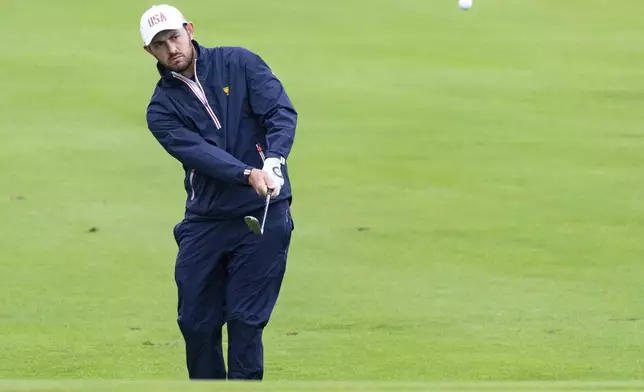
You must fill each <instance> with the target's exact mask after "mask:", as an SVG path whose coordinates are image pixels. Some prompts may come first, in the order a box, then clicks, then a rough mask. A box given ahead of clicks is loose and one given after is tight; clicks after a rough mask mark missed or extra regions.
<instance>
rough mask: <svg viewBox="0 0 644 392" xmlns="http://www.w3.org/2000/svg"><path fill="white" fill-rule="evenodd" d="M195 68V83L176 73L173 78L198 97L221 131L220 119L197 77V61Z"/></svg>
mask: <svg viewBox="0 0 644 392" xmlns="http://www.w3.org/2000/svg"><path fill="white" fill-rule="evenodd" d="M194 67H195V81H192V80H190V79H188V78H186V77H185V76H183V75H181V74H178V73H176V72H172V76H174V77H175V78H176V79H179V80H181V81H182V82H183V83H185V84H186V85H187V86H188V87H189V88H190V90H191V91H192V93H193V94H194V95H195V96H196V97H197V99H198V100H199V102H201V104H202V105H203V107H204V108H205V109H206V112H208V115H209V116H210V118H211V119H212V121H213V122H214V123H215V126H216V127H217V129H221V123H220V122H219V119H218V118H217V115H216V114H215V112H214V111H213V110H212V108H211V107H210V104H209V103H208V98H206V92H205V91H204V89H203V86H201V82H199V77H197V60H195V61H194Z"/></svg>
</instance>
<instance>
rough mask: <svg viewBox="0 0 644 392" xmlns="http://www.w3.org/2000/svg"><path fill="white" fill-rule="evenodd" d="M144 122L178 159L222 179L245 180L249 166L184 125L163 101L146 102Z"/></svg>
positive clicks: (246, 181)
mask: <svg viewBox="0 0 644 392" xmlns="http://www.w3.org/2000/svg"><path fill="white" fill-rule="evenodd" d="M147 122H148V128H149V129H150V131H151V132H152V134H153V135H154V137H155V138H156V139H157V141H158V142H159V143H160V144H161V146H163V148H164V149H165V150H166V151H167V152H168V153H169V154H170V155H171V156H173V157H174V158H175V159H177V160H178V161H179V162H181V163H183V164H184V165H186V166H188V167H190V168H194V169H196V170H197V171H200V172H202V173H205V174H206V175H208V176H210V177H213V178H216V179H219V180H222V181H227V182H231V183H237V184H243V185H246V184H248V178H247V174H248V173H250V170H251V169H252V167H251V166H249V165H246V164H244V163H243V162H241V161H239V160H238V159H237V158H235V157H233V156H232V155H230V154H229V153H227V152H226V151H224V150H222V149H221V148H218V147H216V146H213V145H212V144H210V143H208V142H207V141H206V140H205V139H203V138H202V137H201V135H199V134H198V133H196V132H194V131H192V130H190V129H188V128H186V127H185V126H184V125H183V124H182V123H181V121H179V119H178V118H177V117H176V116H175V115H174V114H171V113H169V112H168V111H167V110H166V109H165V108H164V107H163V105H161V104H159V103H151V104H150V105H149V107H148V111H147Z"/></svg>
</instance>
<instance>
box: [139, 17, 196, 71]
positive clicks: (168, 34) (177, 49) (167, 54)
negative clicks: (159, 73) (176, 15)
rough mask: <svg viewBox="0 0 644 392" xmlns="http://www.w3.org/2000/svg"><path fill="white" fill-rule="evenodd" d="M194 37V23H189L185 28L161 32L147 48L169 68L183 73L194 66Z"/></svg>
mask: <svg viewBox="0 0 644 392" xmlns="http://www.w3.org/2000/svg"><path fill="white" fill-rule="evenodd" d="M193 37H194V27H193V25H192V23H188V24H187V25H185V26H184V28H183V29H179V30H164V31H161V32H159V33H158V34H157V35H155V36H154V39H152V42H150V45H148V46H146V47H145V50H146V51H147V52H148V53H150V54H151V55H152V56H154V57H155V58H156V59H157V60H158V61H159V62H160V63H161V65H163V66H164V67H166V68H167V69H169V70H171V71H175V72H178V73H181V72H183V71H185V70H186V69H188V68H189V67H190V66H192V62H193V60H194V49H193V47H192V39H193Z"/></svg>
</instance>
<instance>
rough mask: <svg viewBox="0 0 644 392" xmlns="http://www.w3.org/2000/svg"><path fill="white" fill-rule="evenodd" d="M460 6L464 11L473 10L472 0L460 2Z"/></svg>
mask: <svg viewBox="0 0 644 392" xmlns="http://www.w3.org/2000/svg"><path fill="white" fill-rule="evenodd" d="M458 6H459V7H461V9H462V10H469V9H470V8H472V0H458Z"/></svg>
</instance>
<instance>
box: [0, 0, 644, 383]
mask: <svg viewBox="0 0 644 392" xmlns="http://www.w3.org/2000/svg"><path fill="white" fill-rule="evenodd" d="M151 4H152V3H149V2H147V1H141V0H136V1H135V0H114V1H110V2H100V3H98V2H92V1H85V2H81V1H79V0H57V1H53V0H2V11H1V13H2V16H1V17H0V18H1V19H2V23H0V32H2V37H3V39H2V40H0V49H1V50H0V64H1V66H2V71H3V76H4V77H3V81H2V89H1V93H0V133H1V136H2V143H0V169H1V173H2V175H1V176H0V249H1V250H2V252H1V256H0V258H1V262H0V379H5V380H33V381H34V382H35V380H67V379H83V380H95V379H117V380H171V381H172V380H174V381H181V380H185V378H186V371H185V367H184V354H183V341H182V339H181V336H180V334H179V330H178V328H177V326H176V322H175V317H176V316H175V311H176V287H175V284H174V276H173V273H174V257H175V252H176V245H175V243H174V240H173V238H172V227H173V225H174V224H175V223H176V222H178V221H179V220H180V219H181V217H182V214H183V202H184V198H185V194H184V191H183V188H182V181H183V178H182V171H181V167H180V165H179V163H178V162H176V161H175V160H174V159H173V158H171V157H170V156H169V155H168V154H167V153H165V151H163V150H162V148H161V147H160V145H158V144H157V142H156V141H155V140H154V139H153V137H152V136H151V135H150V133H149V131H148V130H147V128H146V123H145V108H146V105H147V103H148V99H149V97H150V95H151V93H152V89H153V86H154V84H155V82H156V80H157V78H158V74H157V73H156V69H155V67H154V61H153V59H152V57H150V56H149V55H147V54H146V53H145V52H144V51H143V50H142V49H141V39H140V35H139V31H138V23H139V18H140V15H141V13H142V12H143V11H144V10H145V9H146V8H147V7H148V6H149V5H151ZM173 4H175V5H177V6H178V7H179V8H181V9H182V11H184V13H185V14H186V16H187V17H188V18H189V19H191V20H192V21H193V22H194V23H195V26H196V38H197V40H198V41H199V42H200V43H201V44H204V45H208V46H214V45H240V46H245V47H247V48H249V49H251V50H254V51H256V52H258V53H259V54H261V55H262V56H263V57H264V59H265V60H266V61H267V62H268V63H269V64H270V65H271V66H272V67H273V70H274V72H275V74H276V75H278V76H279V77H280V78H281V79H282V81H283V82H284V84H285V85H286V88H287V91H288V92H289V94H290V96H291V98H292V100H293V102H294V104H295V105H296V108H297V109H298V110H299V114H300V123H299V127H298V131H297V137H296V143H295V148H294V150H293V153H292V155H291V157H290V159H289V169H290V172H291V175H292V178H293V186H294V192H295V201H294V205H293V211H294V212H293V214H294V219H295V226H296V230H295V232H294V237H293V245H292V251H291V254H290V258H289V267H288V271H287V276H286V280H285V282H284V286H283V291H282V295H281V297H280V300H279V302H278V306H277V309H276V311H275V313H274V315H273V319H272V321H271V323H270V324H269V326H268V328H267V330H266V332H265V346H266V352H265V362H266V381H267V383H270V382H277V381H302V382H309V381H362V382H364V381H374V382H384V381H399V382H412V381H418V382H436V381H441V382H449V381H467V382H482V381H531V382H536V384H531V386H518V387H517V388H518V389H520V390H526V388H527V389H530V388H534V389H535V390H542V389H544V390H545V389H547V390H559V389H558V388H560V389H561V390H573V389H575V388H577V389H584V388H588V389H590V388H592V384H590V386H589V384H572V386H570V385H568V386H566V385H567V384H564V385H563V386H562V385H559V384H547V383H546V384H542V386H541V387H539V386H538V385H541V384H538V383H539V382H541V381H544V382H545V381H628V380H642V379H644V355H643V352H644V285H643V283H642V276H644V24H643V23H642V21H641V15H642V12H644V3H643V2H641V1H640V0H623V1H619V2H617V1H609V0H584V1H581V0H568V1H563V0H479V1H475V5H474V8H473V9H472V10H470V11H468V12H463V11H460V10H459V9H458V7H457V5H456V0H453V1H452V0H440V1H439V0H374V1H366V0H326V1H304V0H289V1H286V0H277V1H271V2H267V1H261V0H247V1H244V2H239V1H233V0H221V1H216V2H210V1H205V0H198V1H197V0H194V1H187V0H182V1H176V2H174V3H173ZM582 5H583V6H582ZM233 93H234V92H233ZM29 385H33V387H34V388H35V390H63V389H60V388H69V389H70V390H83V388H84V386H87V385H92V384H60V385H59V384H55V383H53V384H52V383H45V384H38V383H35V384H24V383H14V382H8V383H4V384H2V383H0V390H2V391H5V390H14V389H15V390H28V388H30V386H29ZM106 385H107V386H106ZM106 385H104V384H100V383H99V384H95V385H94V387H95V388H96V389H100V388H104V389H109V388H113V389H114V390H125V389H118V388H119V385H120V384H106ZM155 385H156V386H155ZM161 385H162V384H151V386H150V390H155V391H160V390H179V389H174V387H173V386H171V385H170V386H167V389H163V388H164V387H163V386H161ZM173 385H176V384H173ZM179 385H181V388H183V387H184V386H185V385H184V384H182V383H181V384H179ZM276 385H277V386H274V387H271V386H270V385H268V386H264V387H263V388H265V389H266V390H270V388H274V389H273V390H286V391H295V390H306V389H307V388H309V387H310V389H324V390H331V391H336V390H337V391H341V390H357V389H362V390H367V389H371V390H399V391H403V390H421V389H429V390H437V389H439V388H442V387H443V386H445V385H443V384H422V383H421V384H418V385H416V384H412V385H411V386H409V385H408V386H405V385H406V384H392V385H393V386H391V385H390V384H386V383H385V384H347V385H348V386H343V385H344V384H339V385H335V386H334V384H331V385H330V386H329V385H327V386H326V387H325V384H310V385H309V384H306V383H304V384H296V385H295V386H293V385H291V386H288V385H287V386H283V385H282V386H280V385H281V384H276ZM307 385H308V387H307ZM378 385H381V386H380V387H379V386H378ZM388 385H389V386H388ZM396 385H398V386H396ZM512 385H514V384H512ZM611 385H612V386H611ZM637 386H638V385H637V384H635V387H637ZM639 386H640V387H641V386H642V385H641V384H640V385H639ZM345 387H346V389H343V388H345ZM88 388H90V387H88ZM142 388H143V387H142V386H139V387H136V388H135V387H133V389H132V390H144V389H142ZM194 388H195V389H194V390H195V391H197V390H201V389H199V387H198V386H194ZM325 388H326V389H325ZM352 388H353V389H352ZM447 388H448V389H449V388H452V389H449V390H454V391H455V390H457V389H455V388H460V387H457V386H453V387H447ZM468 388H474V389H476V388H475V387H471V386H470V387H468ZM507 388H513V387H512V386H510V387H507ZM566 388H568V389H566ZM597 388H598V389H597V390H618V389H622V388H623V389H626V388H634V386H633V385H631V384H604V385H603V386H601V385H600V386H597ZM474 389H472V390H474ZM187 390H193V389H187ZM204 390H205V389H204ZM230 390H241V389H239V388H234V387H231V389H230ZM258 390H261V389H258ZM504 390H506V389H504Z"/></svg>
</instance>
